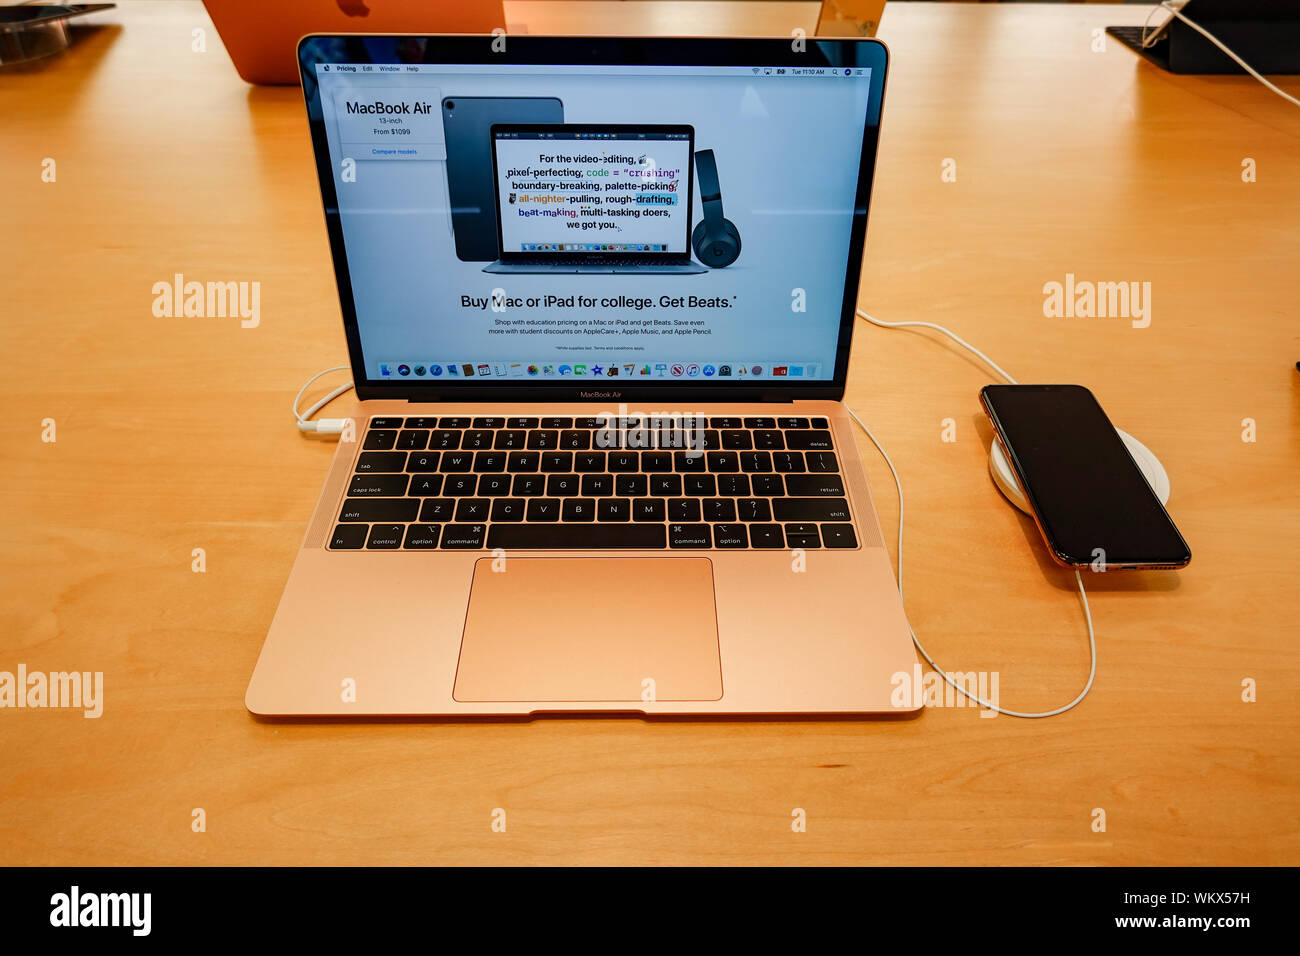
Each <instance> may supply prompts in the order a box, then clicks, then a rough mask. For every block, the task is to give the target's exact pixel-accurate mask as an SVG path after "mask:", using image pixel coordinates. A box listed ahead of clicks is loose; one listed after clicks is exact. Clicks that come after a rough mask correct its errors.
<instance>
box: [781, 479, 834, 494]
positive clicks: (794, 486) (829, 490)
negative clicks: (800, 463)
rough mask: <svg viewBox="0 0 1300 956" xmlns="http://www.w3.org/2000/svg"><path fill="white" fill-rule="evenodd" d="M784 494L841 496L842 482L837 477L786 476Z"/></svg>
mask: <svg viewBox="0 0 1300 956" xmlns="http://www.w3.org/2000/svg"><path fill="white" fill-rule="evenodd" d="M785 493H786V494H788V495H794V496H804V497H813V496H821V497H831V496H835V495H839V496H843V494H844V482H842V481H840V476H839V475H787V476H786V479H785Z"/></svg>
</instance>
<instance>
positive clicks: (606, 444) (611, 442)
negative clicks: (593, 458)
mask: <svg viewBox="0 0 1300 956" xmlns="http://www.w3.org/2000/svg"><path fill="white" fill-rule="evenodd" d="M591 447H592V448H601V449H606V448H622V447H623V432H621V431H618V430H617V429H614V428H598V429H596V431H595V432H593V433H592V439H591Z"/></svg>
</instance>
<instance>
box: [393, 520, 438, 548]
mask: <svg viewBox="0 0 1300 956" xmlns="http://www.w3.org/2000/svg"><path fill="white" fill-rule="evenodd" d="M441 531H442V525H437V524H409V525H407V526H406V540H405V541H404V542H402V547H403V548H406V549H407V550H409V551H423V550H426V549H428V548H436V547H437V546H438V536H439V532H441Z"/></svg>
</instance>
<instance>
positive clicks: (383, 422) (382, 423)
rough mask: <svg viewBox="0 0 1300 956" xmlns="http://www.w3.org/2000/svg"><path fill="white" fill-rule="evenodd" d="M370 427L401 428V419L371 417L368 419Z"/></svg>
mask: <svg viewBox="0 0 1300 956" xmlns="http://www.w3.org/2000/svg"><path fill="white" fill-rule="evenodd" d="M370 427H371V428H401V427H402V420H401V419H400V418H372V419H370Z"/></svg>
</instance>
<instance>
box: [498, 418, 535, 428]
mask: <svg viewBox="0 0 1300 956" xmlns="http://www.w3.org/2000/svg"><path fill="white" fill-rule="evenodd" d="M536 427H537V419H535V418H507V419H506V428H522V429H524V430H525V431H526V430H528V429H529V428H536Z"/></svg>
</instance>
